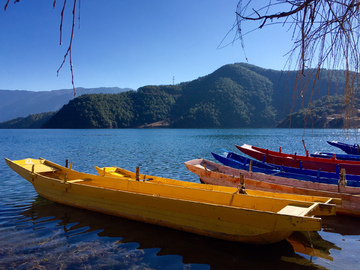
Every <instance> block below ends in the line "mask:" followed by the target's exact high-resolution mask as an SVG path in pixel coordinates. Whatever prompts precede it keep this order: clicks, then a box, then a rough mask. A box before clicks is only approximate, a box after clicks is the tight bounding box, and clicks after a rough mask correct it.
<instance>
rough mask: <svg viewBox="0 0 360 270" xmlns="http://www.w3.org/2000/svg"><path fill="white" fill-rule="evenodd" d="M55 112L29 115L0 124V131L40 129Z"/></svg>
mask: <svg viewBox="0 0 360 270" xmlns="http://www.w3.org/2000/svg"><path fill="white" fill-rule="evenodd" d="M55 113H56V112H46V113H38V114H30V115H29V116H27V117H18V118H15V119H13V120H9V121H5V122H2V123H0V129H17V128H18V129H22V128H29V129H30V128H41V127H42V125H43V124H44V123H45V122H47V121H48V120H49V119H50V118H51V117H53V116H54V115H55Z"/></svg>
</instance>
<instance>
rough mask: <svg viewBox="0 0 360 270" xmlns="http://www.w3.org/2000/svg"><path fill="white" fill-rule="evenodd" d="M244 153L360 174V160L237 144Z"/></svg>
mask: <svg viewBox="0 0 360 270" xmlns="http://www.w3.org/2000/svg"><path fill="white" fill-rule="evenodd" d="M236 148H238V149H239V150H240V151H241V152H243V153H244V154H246V155H248V156H250V157H252V158H255V159H257V160H261V161H264V162H267V163H270V164H276V165H283V166H287V167H293V168H304V169H308V170H318V169H321V170H322V171H326V172H333V173H337V172H340V171H341V169H345V171H346V174H354V175H360V161H347V160H337V159H326V158H315V157H310V156H301V155H297V154H296V153H295V154H294V155H292V154H286V153H282V152H281V151H279V152H276V151H271V150H268V149H264V148H260V147H255V146H252V145H248V144H244V145H242V146H238V145H236Z"/></svg>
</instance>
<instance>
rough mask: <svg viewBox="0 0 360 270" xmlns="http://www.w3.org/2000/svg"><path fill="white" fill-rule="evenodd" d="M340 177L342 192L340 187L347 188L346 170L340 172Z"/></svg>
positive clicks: (339, 183) (339, 184)
mask: <svg viewBox="0 0 360 270" xmlns="http://www.w3.org/2000/svg"><path fill="white" fill-rule="evenodd" d="M339 176H340V179H339V182H338V190H339V192H340V186H342V187H345V186H346V171H345V169H341V170H340V174H339Z"/></svg>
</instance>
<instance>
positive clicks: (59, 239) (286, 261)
mask: <svg viewBox="0 0 360 270" xmlns="http://www.w3.org/2000/svg"><path fill="white" fill-rule="evenodd" d="M22 215H23V216H25V218H22V220H19V221H18V222H19V226H20V227H21V226H22V227H23V228H27V229H31V230H33V231H36V233H37V234H39V235H42V239H43V240H39V238H34V240H33V241H34V242H33V243H31V242H29V241H24V243H23V244H22V245H24V246H22V247H21V246H13V250H14V251H13V252H15V251H16V250H18V249H20V250H22V251H23V249H25V250H28V252H27V253H28V254H33V255H32V256H22V257H21V258H17V263H19V264H24V265H25V266H30V265H31V266H34V265H36V264H41V265H44V262H45V263H47V264H45V266H47V267H64V268H66V267H87V266H89V267H91V266H95V265H96V266H97V267H99V266H101V265H102V266H103V267H106V266H109V265H116V264H118V263H119V261H122V263H123V267H124V265H127V266H128V268H131V266H134V265H136V266H139V264H142V265H147V266H148V268H146V269H150V268H151V269H153V268H155V269H166V268H167V267H169V266H171V267H172V268H173V269H175V268H177V269H188V268H189V269H190V268H191V269H198V268H197V267H200V266H199V265H198V264H202V265H208V266H209V267H210V268H211V269H240V268H241V269H258V268H263V269H285V268H286V269H298V267H299V265H302V266H304V265H306V266H308V267H310V268H311V269H317V268H321V269H324V267H322V266H317V265H316V264H314V263H313V262H312V261H311V259H310V260H309V259H306V258H305V257H303V256H301V255H300V254H298V253H296V252H302V253H304V254H307V255H310V256H318V257H321V258H325V259H328V260H332V258H331V256H330V250H331V249H339V248H337V247H336V246H335V245H334V244H332V243H330V242H328V241H325V240H323V239H322V238H321V236H320V235H319V234H318V233H317V232H312V233H311V241H309V238H308V234H307V232H305V233H301V234H298V235H296V234H294V235H292V236H291V238H289V240H288V241H286V240H284V241H282V242H279V243H276V244H270V245H249V244H242V243H237V242H230V241H225V240H220V239H213V238H210V237H205V236H199V235H195V234H191V233H186V232H182V231H178V230H173V229H170V228H166V227H160V226H156V225H151V224H146V223H142V222H137V221H132V220H128V219H123V218H119V217H115V216H110V215H105V214H101V213H97V212H91V211H87V210H82V209H78V208H73V207H69V206H65V205H61V204H57V203H53V202H50V201H48V200H45V199H43V198H41V197H40V196H38V197H37V198H36V201H35V202H34V203H33V204H32V205H31V207H30V208H29V209H28V210H26V211H24V212H22ZM20 224H22V225H20ZM18 237H20V236H18ZM15 241H16V240H15ZM311 243H312V244H313V246H312V245H311ZM19 245H20V244H19ZM42 246H46V248H43V249H42V248H41V247H42ZM62 246H63V247H62ZM29 250H32V251H29ZM5 255H7V254H5ZM8 255H11V254H8ZM165 255H173V256H165ZM174 255H175V256H174ZM176 255H177V256H176ZM162 256H165V257H162ZM179 256H181V258H179ZM160 258H162V260H161V259H160ZM26 260H31V262H29V261H26ZM159 260H161V262H159ZM9 263H10V262H9ZM184 264H185V265H187V264H191V266H190V267H188V268H187V267H186V266H184ZM165 265H166V267H165ZM208 266H206V267H205V269H208ZM200 268H201V269H204V267H200Z"/></svg>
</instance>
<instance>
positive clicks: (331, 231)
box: [0, 129, 360, 269]
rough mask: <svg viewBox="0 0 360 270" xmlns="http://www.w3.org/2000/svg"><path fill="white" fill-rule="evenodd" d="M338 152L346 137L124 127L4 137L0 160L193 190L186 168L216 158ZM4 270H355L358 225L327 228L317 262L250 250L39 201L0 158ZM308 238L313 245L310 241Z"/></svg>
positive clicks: (332, 222)
mask: <svg viewBox="0 0 360 270" xmlns="http://www.w3.org/2000/svg"><path fill="white" fill-rule="evenodd" d="M302 140H304V141H305V144H306V147H307V149H308V150H309V152H310V153H312V152H315V151H327V152H338V153H340V152H339V151H338V150H337V149H335V148H334V147H331V146H330V145H328V144H327V143H326V141H327V140H341V141H344V142H350V143H354V142H356V139H355V136H354V134H345V133H344V132H343V131H342V130H306V131H305V132H304V130H302V129H301V130H295V129H292V130H288V129H125V130H121V129H118V130H108V129H106V130H0V153H1V157H2V158H4V157H7V158H9V159H14V160H17V159H24V158H38V157H42V158H45V159H48V160H51V161H53V162H55V163H58V164H61V165H64V164H65V160H66V159H69V160H70V161H72V162H73V169H75V170H78V171H82V172H87V173H93V174H95V173H96V172H95V170H94V166H95V165H97V166H100V167H102V166H118V167H122V168H125V169H128V170H133V171H134V170H135V168H136V167H137V166H140V172H141V173H144V174H147V175H157V176H163V177H169V178H174V179H180V180H183V181H191V182H199V180H198V178H197V176H195V175H194V174H192V173H190V172H188V171H187V169H186V168H185V166H184V162H185V161H188V160H190V159H194V158H199V157H201V158H206V159H210V160H213V158H212V156H211V153H210V152H211V151H214V152H218V153H220V152H221V149H227V150H233V151H234V152H236V151H237V150H236V148H235V147H234V145H235V144H237V145H241V144H244V143H247V144H252V145H256V146H260V147H263V148H269V149H272V150H278V148H279V146H281V147H282V151H283V152H290V153H294V152H297V153H298V154H304V147H303V144H302ZM0 185H1V188H0V198H1V199H0V269H325V268H327V269H360V256H359V253H360V242H359V241H360V218H353V217H346V216H336V217H331V218H326V219H324V220H323V230H322V231H321V232H320V233H319V237H320V239H321V241H322V243H325V244H326V245H327V248H325V251H324V254H323V255H322V256H319V257H314V256H310V255H307V254H303V253H300V252H296V251H295V250H294V248H293V246H292V245H291V244H290V243H289V242H288V241H283V242H280V243H277V244H274V245H265V246H257V245H246V244H241V243H233V242H228V241H221V240H217V239H212V238H207V237H202V236H198V235H194V234H190V233H185V232H181V231H175V230H172V229H168V228H163V227H158V226H154V225H149V224H144V223H140V222H135V221H131V220H126V219H122V218H118V217H113V216H107V215H104V214H100V213H95V212H90V211H86V210H81V209H76V208H72V207H68V206H63V205H60V204H56V203H52V202H49V201H47V200H45V199H42V198H41V197H40V196H38V195H37V193H36V192H35V191H34V189H33V187H32V185H31V184H30V183H28V182H27V181H25V180H24V179H23V178H21V177H20V176H19V175H17V174H16V173H15V172H13V171H12V170H11V169H10V168H8V166H7V165H6V163H5V161H4V159H1V160H0ZM313 240H314V239H313Z"/></svg>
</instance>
